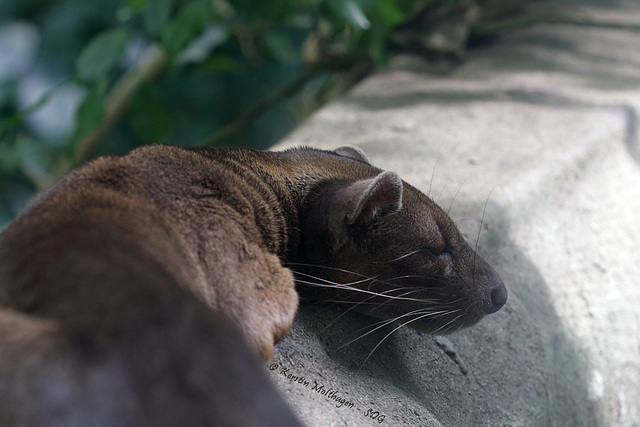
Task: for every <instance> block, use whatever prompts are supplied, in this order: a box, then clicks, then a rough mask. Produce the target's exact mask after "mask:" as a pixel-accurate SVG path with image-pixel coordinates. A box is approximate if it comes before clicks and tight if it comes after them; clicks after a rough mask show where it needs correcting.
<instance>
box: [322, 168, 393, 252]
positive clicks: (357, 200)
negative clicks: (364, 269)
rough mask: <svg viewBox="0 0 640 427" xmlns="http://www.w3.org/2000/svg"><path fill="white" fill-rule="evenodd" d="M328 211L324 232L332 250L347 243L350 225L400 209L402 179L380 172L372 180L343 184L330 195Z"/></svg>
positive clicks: (390, 173)
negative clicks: (328, 238) (328, 237)
mask: <svg viewBox="0 0 640 427" xmlns="http://www.w3.org/2000/svg"><path fill="white" fill-rule="evenodd" d="M328 208H329V215H328V216H327V219H328V220H329V221H328V223H327V231H328V232H329V236H330V242H331V249H332V250H334V251H335V250H337V249H339V248H341V247H342V246H343V245H344V243H345V242H346V241H347V238H348V233H347V230H348V228H349V227H350V226H352V225H354V224H356V223H366V222H367V221H371V220H372V219H373V218H376V217H382V216H384V215H389V214H392V213H395V212H397V211H399V210H400V209H401V208H402V180H401V179H400V177H399V176H398V175H397V174H396V173H395V172H382V173H380V174H379V175H378V176H376V177H375V178H370V179H362V180H359V181H355V182H352V183H349V184H345V185H344V186H342V187H339V188H338V189H337V190H336V191H335V193H334V194H332V195H331V196H330V201H329V206H328Z"/></svg>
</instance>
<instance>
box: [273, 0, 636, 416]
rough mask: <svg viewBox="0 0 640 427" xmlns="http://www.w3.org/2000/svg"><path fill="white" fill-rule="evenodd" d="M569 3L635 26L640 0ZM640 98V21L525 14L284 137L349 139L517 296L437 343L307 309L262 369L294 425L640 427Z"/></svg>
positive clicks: (363, 88) (322, 142)
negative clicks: (486, 42)
mask: <svg viewBox="0 0 640 427" xmlns="http://www.w3.org/2000/svg"><path fill="white" fill-rule="evenodd" d="M567 4H569V3H567ZM579 7H580V9H579V10H576V13H579V14H587V15H590V16H593V17H595V18H602V19H611V20H618V21H620V22H636V23H640V4H639V3H638V2H637V1H627V2H620V1H613V2H611V1H599V2H598V1H581V2H579ZM574 10H575V9H574ZM638 109H640V33H639V32H632V31H626V30H621V29H614V28H609V29H607V28H595V27H588V26H587V27H583V26H572V25H561V24H556V25H537V26H534V27H531V28H529V29H526V30H521V31H518V32H515V33H512V34H510V35H508V36H506V37H504V38H501V39H499V40H496V41H495V42H494V43H492V44H491V45H490V46H489V47H485V48H483V49H481V50H478V51H476V52H475V53H473V54H472V56H471V57H470V58H468V60H467V61H465V63H464V64H463V65H461V66H460V67H458V68H457V69H456V70H455V71H454V72H453V73H452V74H448V75H446V76H438V75H435V74H431V73H429V72H428V69H427V68H426V67H425V66H424V64H423V63H421V62H420V61H416V60H407V59H406V58H397V59H396V60H395V61H394V63H393V64H392V65H391V66H390V67H389V68H388V69H387V70H385V71H383V72H381V73H379V74H377V75H375V76H373V77H371V78H369V79H367V80H366V81H365V82H364V83H363V84H361V85H359V86H358V87H357V88H356V89H355V90H354V91H353V92H352V93H350V94H349V95H348V96H346V97H345V98H344V99H342V100H341V101H339V102H335V103H333V104H331V105H329V106H328V107H326V108H325V109H323V110H321V111H320V112H319V113H317V114H316V115H315V116H314V117H312V118H311V119H310V120H309V121H308V122H307V123H306V124H305V125H304V126H302V127H301V128H300V129H299V130H298V131H296V132H295V133H294V134H292V135H291V136H290V137H289V138H287V140H286V141H285V142H284V143H283V144H281V145H280V148H282V147H285V146H290V145H298V144H305V145H311V146H317V147H322V148H335V147H337V146H339V145H344V144H354V145H357V146H359V147H361V148H363V149H364V150H365V151H366V152H367V153H368V154H369V156H370V157H371V159H372V162H373V163H374V164H376V165H378V166H380V167H383V168H385V169H390V170H395V171H397V172H399V173H400V175H401V176H402V177H403V178H404V179H405V180H406V181H408V182H410V183H412V184H414V185H416V186H417V187H419V188H421V189H422V190H424V191H425V192H427V193H430V195H431V196H432V198H434V199H435V200H436V201H438V202H439V203H440V205H441V206H443V207H444V208H445V209H447V208H449V206H450V214H451V216H452V217H453V218H454V220H458V221H459V225H460V227H461V228H462V229H463V230H465V232H466V234H467V236H468V238H469V240H470V241H471V242H472V243H473V244H476V242H477V245H478V250H479V252H480V253H481V254H482V255H483V256H484V257H485V258H486V259H488V260H489V262H490V263H491V264H492V265H493V266H494V267H495V268H496V270H497V271H498V272H499V273H500V274H501V275H502V277H503V279H504V281H505V283H506V284H507V287H508V288H509V291H510V295H509V301H508V302H507V305H506V306H505V307H504V308H503V309H502V310H501V311H499V312H498V313H496V314H494V315H491V316H489V317H487V318H486V319H484V320H483V321H482V322H481V323H480V324H478V325H477V326H474V327H472V328H470V329H467V330H463V331H460V332H458V333H456V334H454V335H451V336H447V337H430V336H425V335H421V334H420V333H417V332H414V331H412V330H409V329H400V330H397V331H395V332H394V328H393V327H385V328H381V329H379V330H377V331H375V332H373V333H371V334H368V335H366V336H362V335H363V334H364V333H365V332H366V331H367V330H368V329H367V326H368V325H370V324H371V322H372V321H371V319H368V318H366V317H364V316H361V315H358V314H355V313H348V314H346V315H341V313H342V311H341V310H340V309H339V308H336V307H333V306H331V305H328V304H325V305H313V306H304V307H302V308H301V310H300V313H299V316H298V318H297V321H296V324H295V326H294V328H293V330H292V331H291V333H290V334H289V335H288V336H287V337H286V338H285V340H284V342H283V343H281V344H280V345H278V347H277V350H276V355H275V356H274V359H273V360H272V361H271V362H269V363H267V369H270V370H271V375H272V378H273V379H274V381H275V382H276V383H277V385H278V387H279V388H280V389H281V390H282V392H283V394H284V395H285V396H286V398H287V399H288V400H289V401H290V402H291V404H292V406H294V407H295V408H296V411H297V412H298V413H299V415H300V417H301V419H302V420H303V421H304V422H305V423H306V424H308V425H310V426H328V425H336V426H337V425H391V426H400V425H410V426H439V425H443V426H480V425H486V426H499V425H508V426H542V425H544V426H601V425H607V426H609V425H612V426H613V425H616V426H638V425H640V214H639V212H640V163H639V162H640V145H638V113H637V111H638ZM485 207H486V209H485ZM478 236H479V238H478ZM392 332H393V333H392ZM360 336H362V338H360V339H357V340H355V339H356V338H358V337H360ZM352 340H355V341H353V342H351V341H352Z"/></svg>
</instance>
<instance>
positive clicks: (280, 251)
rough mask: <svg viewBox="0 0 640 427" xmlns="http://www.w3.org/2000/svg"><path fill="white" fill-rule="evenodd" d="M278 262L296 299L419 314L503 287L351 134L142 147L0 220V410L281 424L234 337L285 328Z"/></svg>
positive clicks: (290, 310)
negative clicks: (332, 144) (325, 142)
mask: <svg viewBox="0 0 640 427" xmlns="http://www.w3.org/2000/svg"><path fill="white" fill-rule="evenodd" d="M282 263H285V265H290V266H291V267H292V268H293V270H295V271H296V274H298V276H299V277H300V282H310V283H311V286H302V287H300V288H299V289H298V291H299V292H300V293H301V295H302V296H303V297H305V299H325V298H333V297H335V296H339V297H340V299H343V300H345V299H346V300H352V301H355V302H358V303H361V304H360V305H359V307H360V309H361V310H362V311H365V312H367V313H369V314H372V315H375V316H378V317H382V318H386V319H396V320H398V321H399V322H401V323H405V322H406V323H409V324H410V325H411V326H413V327H416V328H418V329H420V330H424V331H427V332H434V331H435V332H447V331H450V330H453V329H456V328H459V327H463V326H468V325H470V324H472V323H475V322H476V321H477V320H479V319H480V318H481V317H482V316H484V315H485V314H487V313H491V312H493V311H496V310H497V309H499V308H500V307H501V306H502V305H503V304H504V302H505V301H506V290H505V288H504V285H503V284H502V282H501V280H500V278H499V277H498V276H497V274H496V273H495V272H494V271H493V270H492V269H491V267H489V266H488V265H487V264H486V262H484V261H483V260H482V259H481V258H480V257H479V256H477V254H475V252H474V251H473V250H472V249H471V248H470V247H469V246H468V245H467V244H466V243H465V242H464V239H463V238H462V237H461V236H460V233H459V232H458V230H457V228H456V227H455V225H454V224H453V222H452V221H451V220H450V219H449V218H448V217H447V216H446V214H445V213H444V212H442V210H441V209H440V208H438V207H437V206H436V205H435V204H434V203H433V202H432V201H431V200H429V199H428V198H427V197H426V196H424V195H423V194H422V193H420V192H419V191H417V190H416V189H414V188H413V187H411V186H409V185H408V184H406V183H403V182H402V181H401V180H400V178H398V176H397V175H396V174H394V173H392V172H382V171H381V170H379V169H377V168H375V167H373V166H371V165H370V164H369V163H368V159H367V158H366V155H364V153H363V152H362V151H361V150H358V149H354V148H341V149H339V150H337V153H332V152H325V151H319V150H313V149H297V150H289V151H285V152H280V153H274V152H258V151H251V150H237V149H235V150H234V149H228V150H188V149H181V148H176V147H162V146H153V147H143V148H140V149H137V150H135V151H133V152H132V153H130V154H129V155H127V156H124V157H121V158H101V159H98V160H96V161H94V162H91V163H89V164H88V165H87V166H85V167H83V168H80V169H78V170H76V171H74V172H72V173H70V174H69V175H68V176H67V177H65V178H63V179H62V180H61V181H60V182H59V183H58V184H56V185H55V186H54V187H52V189H50V190H48V191H46V192H45V193H43V194H42V195H41V196H39V197H38V198H37V199H36V200H35V201H34V202H33V203H32V204H31V205H30V206H29V207H28V208H27V209H26V210H25V211H24V212H23V213H22V214H21V215H20V216H19V217H18V218H17V219H16V220H15V221H14V222H13V223H12V224H10V225H9V226H8V227H7V229H6V230H4V231H3V233H2V234H0V284H1V286H0V306H1V307H3V308H2V309H0V382H3V383H4V387H3V386H0V394H1V396H0V397H2V399H0V423H3V422H5V421H7V422H13V423H17V424H19V423H24V424H25V425H27V424H28V425H56V424H64V425H83V423H84V422H86V420H87V417H90V416H91V414H94V415H95V416H96V417H98V418H96V419H100V420H103V423H104V425H139V424H140V423H142V424H145V423H147V424H149V423H151V424H153V423H155V422H156V421H157V420H161V419H162V420H163V421H162V423H163V424H164V425H171V424H175V425H178V424H181V425H187V424H188V425H209V424H217V425H294V424H295V423H296V421H295V420H294V417H293V416H292V415H291V413H290V412H289V411H288V410H287V409H286V407H285V406H284V404H283V403H282V401H281V400H280V399H279V398H278V397H277V395H276V394H275V392H273V390H272V389H271V386H270V385H269V384H268V381H267V380H266V379H265V378H264V373H262V371H261V370H260V369H259V367H256V366H255V364H254V362H252V357H253V356H252V355H251V354H249V353H248V352H247V350H245V345H244V343H243V342H242V340H243V339H244V340H246V342H247V343H248V345H249V347H250V348H252V349H253V350H254V352H256V353H258V354H259V355H260V356H262V358H263V359H268V358H270V357H271V354H272V352H273V345H274V344H275V343H276V342H277V341H278V340H279V339H280V338H282V336H283V335H284V334H285V333H286V332H287V331H288V329H289V328H290V326H291V323H292V321H293V317H294V315H295V311H296V308H297V304H298V293H297V292H296V289H295V287H294V278H293V274H292V272H291V270H290V269H289V268H286V267H285V266H283V264H282ZM303 279H304V280H303ZM310 279H312V280H310ZM329 281H331V283H335V285H333V284H332V285H330V286H326V285H327V284H328V283H330V282H329ZM351 282H357V286H355V287H356V288H359V289H361V290H364V292H362V291H357V289H352V288H348V287H345V286H344V285H340V284H344V283H351ZM314 285H315V286H314ZM371 302H374V303H375V304H374V305H371V304H369V303H371ZM436 312H442V314H437V315H436V314H434V313H436ZM236 328H237V329H239V330H241V331H242V337H243V338H242V337H240V334H238V333H236V332H235V331H236ZM12 331H16V332H12ZM7 349H12V350H7ZM220 364H222V365H220ZM212 366H216V367H218V369H221V370H222V371H224V372H225V373H230V374H233V375H235V376H236V377H237V380H236V379H231V380H230V379H229V378H228V377H225V375H223V374H221V373H220V371H218V370H216V369H213V368H212ZM220 366H222V367H220ZM61 373H66V374H65V375H62V374H61ZM248 377H251V378H252V379H254V378H255V380H254V382H253V383H254V384H255V385H254V386H249V385H248V384H247V382H248V381H249V380H248ZM243 379H244V380H243ZM257 387H259V389H260V390H261V391H258V390H257ZM61 390H62V391H61ZM220 390H224V392H221V391H220ZM96 393H97V394H96ZM223 394H224V396H223ZM99 396H101V397H99ZM81 408H84V409H81ZM222 408H225V409H224V411H223V409H222ZM221 411H222V412H225V414H231V415H230V416H229V415H223V414H221ZM160 416H163V417H165V418H160ZM52 420H53V421H52ZM234 420H235V422H234Z"/></svg>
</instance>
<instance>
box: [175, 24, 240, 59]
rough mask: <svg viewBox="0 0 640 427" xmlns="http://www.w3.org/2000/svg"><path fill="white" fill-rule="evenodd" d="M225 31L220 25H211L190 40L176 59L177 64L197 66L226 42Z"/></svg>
mask: <svg viewBox="0 0 640 427" xmlns="http://www.w3.org/2000/svg"><path fill="white" fill-rule="evenodd" d="M227 37H228V34H227V29H226V28H225V27H223V26H222V25H220V24H211V25H209V27H207V29H206V30H205V31H204V32H203V33H202V35H200V36H199V37H197V38H196V39H194V40H192V41H191V43H189V45H188V46H187V47H186V48H185V49H184V50H182V52H180V54H179V55H178V58H177V59H176V63H177V64H180V65H182V64H188V63H195V64H199V63H201V62H203V61H204V60H205V59H207V57H208V56H209V54H210V53H211V51H213V50H214V49H215V48H216V47H218V46H221V45H222V44H224V42H226V41H227Z"/></svg>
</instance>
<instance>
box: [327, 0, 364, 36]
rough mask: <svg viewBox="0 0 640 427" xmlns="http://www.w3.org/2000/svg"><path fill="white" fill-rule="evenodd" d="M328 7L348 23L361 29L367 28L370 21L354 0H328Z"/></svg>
mask: <svg viewBox="0 0 640 427" xmlns="http://www.w3.org/2000/svg"><path fill="white" fill-rule="evenodd" d="M328 5H329V7H330V8H331V9H332V10H333V11H334V13H336V14H337V15H339V16H340V17H341V18H342V19H344V20H345V21H347V22H348V23H349V24H351V25H353V26H354V27H356V28H359V29H361V30H368V29H369V28H370V27H371V22H370V21H369V19H368V18H367V16H366V15H365V14H364V12H363V11H362V9H361V8H360V5H359V4H358V3H357V2H356V1H355V0H330V1H329V2H328Z"/></svg>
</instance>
